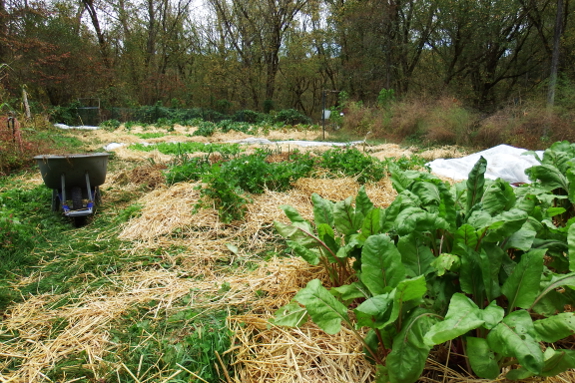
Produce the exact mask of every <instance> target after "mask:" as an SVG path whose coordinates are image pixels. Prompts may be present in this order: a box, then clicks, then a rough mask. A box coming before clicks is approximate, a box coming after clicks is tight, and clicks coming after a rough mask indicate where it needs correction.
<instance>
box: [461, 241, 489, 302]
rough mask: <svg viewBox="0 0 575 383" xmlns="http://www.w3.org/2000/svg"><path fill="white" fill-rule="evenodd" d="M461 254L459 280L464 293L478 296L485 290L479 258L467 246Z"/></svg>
mask: <svg viewBox="0 0 575 383" xmlns="http://www.w3.org/2000/svg"><path fill="white" fill-rule="evenodd" d="M466 250H467V251H466V252H465V253H464V254H462V255H461V268H460V269H459V282H460V284H461V290H462V291H463V292H464V293H467V294H471V295H473V296H475V297H480V296H481V295H482V294H483V293H484V292H485V285H484V283H483V272H482V270H481V258H480V257H479V254H478V253H477V252H476V251H474V250H473V249H470V248H467V249H466Z"/></svg>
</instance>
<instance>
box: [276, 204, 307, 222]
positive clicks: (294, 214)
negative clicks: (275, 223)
mask: <svg viewBox="0 0 575 383" xmlns="http://www.w3.org/2000/svg"><path fill="white" fill-rule="evenodd" d="M280 208H281V209H282V210H283V211H284V213H285V215H286V216H287V217H288V218H289V220H290V221H291V222H292V223H296V222H299V223H307V221H306V220H305V219H304V218H303V217H302V216H301V215H300V214H299V212H298V211H297V210H296V209H295V208H294V207H293V206H290V205H281V206H280Z"/></svg>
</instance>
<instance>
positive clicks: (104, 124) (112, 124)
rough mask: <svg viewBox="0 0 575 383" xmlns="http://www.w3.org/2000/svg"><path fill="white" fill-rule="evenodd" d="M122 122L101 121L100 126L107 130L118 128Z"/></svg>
mask: <svg viewBox="0 0 575 383" xmlns="http://www.w3.org/2000/svg"><path fill="white" fill-rule="evenodd" d="M121 124H122V123H121V122H120V121H118V120H106V121H104V122H102V123H100V127H102V128H104V129H106V130H112V131H113V130H116V129H118V128H119V127H120V125H121Z"/></svg>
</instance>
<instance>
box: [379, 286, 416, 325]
mask: <svg viewBox="0 0 575 383" xmlns="http://www.w3.org/2000/svg"><path fill="white" fill-rule="evenodd" d="M426 292H427V284H426V282H425V277H424V276H423V275H420V276H419V277H417V278H414V279H404V280H403V281H401V282H399V284H398V285H397V287H396V288H395V291H394V292H393V308H392V310H391V315H390V317H389V319H388V320H387V322H386V323H385V324H384V325H383V327H386V326H388V325H390V324H392V323H395V321H396V320H397V319H398V318H399V316H400V315H403V312H404V311H407V308H409V307H410V306H411V307H412V306H413V304H417V303H419V301H420V300H421V298H422V297H423V296H424V295H425V293H426Z"/></svg>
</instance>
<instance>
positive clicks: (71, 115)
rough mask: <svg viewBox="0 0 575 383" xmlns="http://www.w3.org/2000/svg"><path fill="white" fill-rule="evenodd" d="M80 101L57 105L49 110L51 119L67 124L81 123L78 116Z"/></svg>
mask: <svg viewBox="0 0 575 383" xmlns="http://www.w3.org/2000/svg"><path fill="white" fill-rule="evenodd" d="M79 106H80V102H79V101H75V102H72V103H70V104H68V105H66V106H55V107H53V108H52V109H50V110H49V111H48V114H49V116H50V120H52V121H54V122H59V123H62V124H66V125H77V124H78V123H80V120H79V116H78V107H79Z"/></svg>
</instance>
